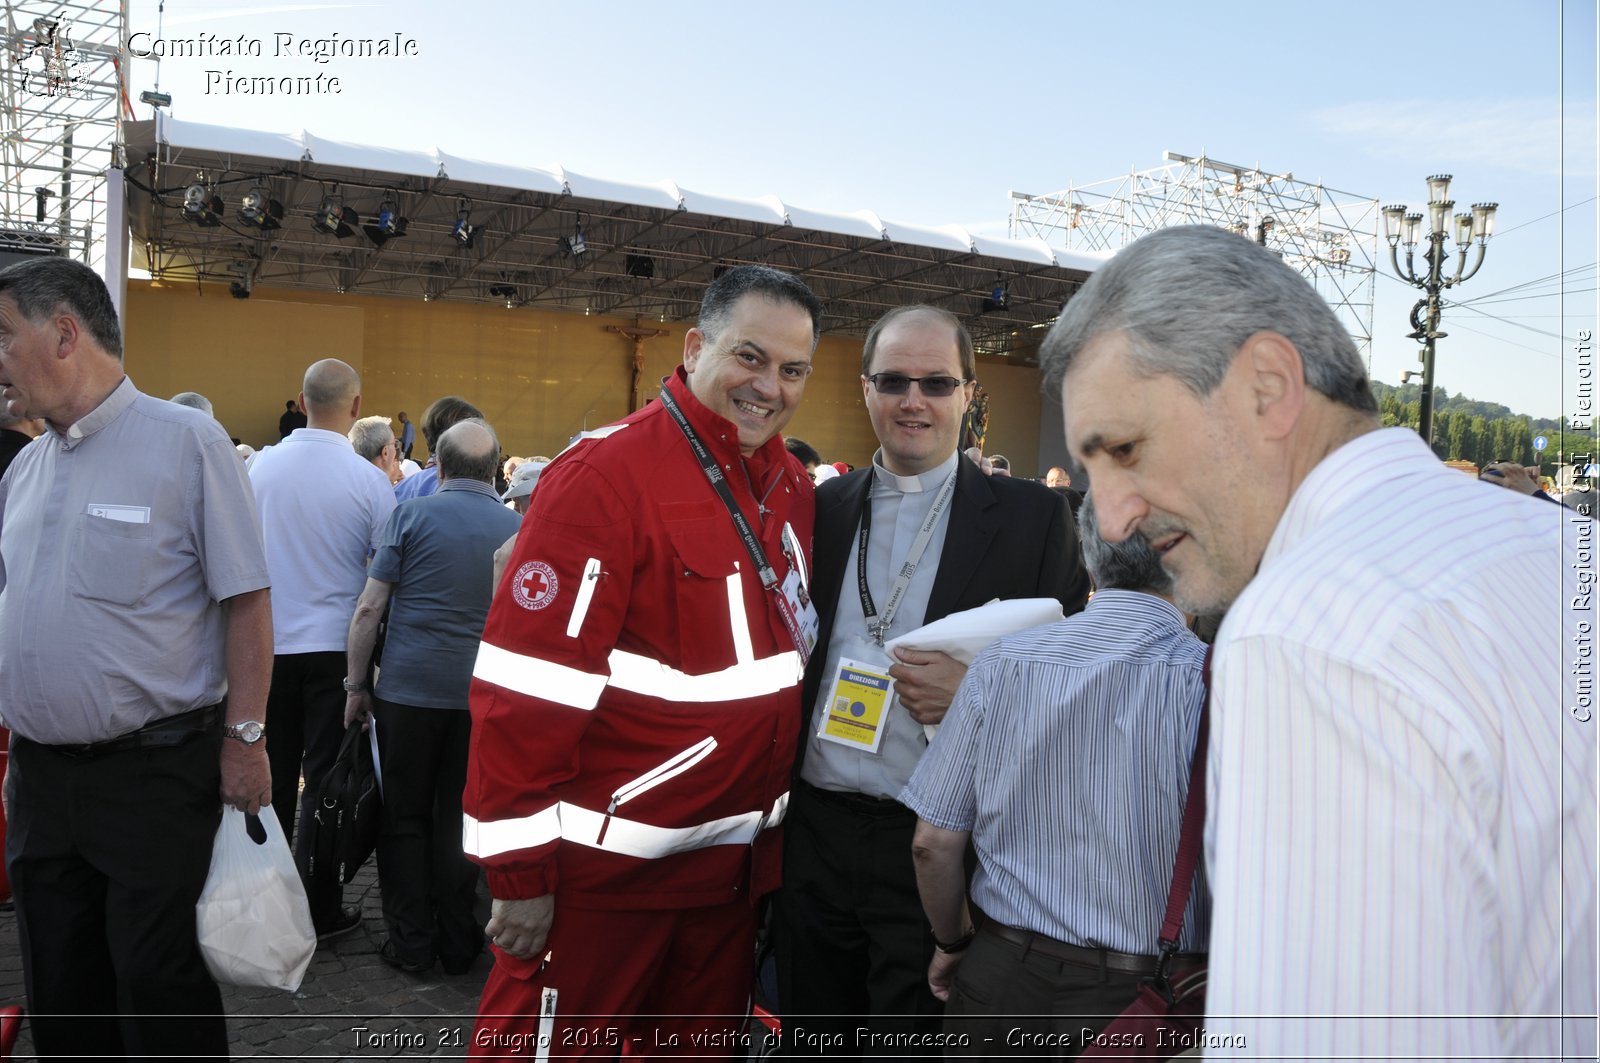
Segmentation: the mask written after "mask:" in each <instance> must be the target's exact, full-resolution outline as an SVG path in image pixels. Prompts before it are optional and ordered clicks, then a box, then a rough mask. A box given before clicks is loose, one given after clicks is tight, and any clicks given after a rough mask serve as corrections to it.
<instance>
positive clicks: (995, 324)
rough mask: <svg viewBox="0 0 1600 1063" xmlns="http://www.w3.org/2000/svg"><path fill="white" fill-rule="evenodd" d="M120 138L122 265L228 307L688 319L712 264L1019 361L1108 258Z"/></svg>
mask: <svg viewBox="0 0 1600 1063" xmlns="http://www.w3.org/2000/svg"><path fill="white" fill-rule="evenodd" d="M125 133H126V151H127V154H128V162H129V167H128V170H127V174H128V184H129V193H128V203H129V220H130V223H131V228H132V239H133V246H132V264H133V265H134V266H135V267H137V268H142V269H147V270H149V271H150V272H151V273H152V274H153V275H155V276H156V277H157V278H158V279H161V280H164V281H166V280H178V279H192V280H196V281H202V282H220V283H224V284H228V285H229V286H230V290H234V289H237V290H236V291H235V294H237V295H239V296H240V297H243V296H244V295H245V294H246V293H248V292H249V291H250V290H252V289H253V288H255V287H256V286H260V287H263V288H295V289H303V290H314V291H334V292H339V293H349V294H353V295H385V296H393V297H400V298H421V299H426V300H429V301H432V300H438V299H446V300H450V301H452V302H463V301H464V302H482V303H490V304H501V305H504V306H505V307H506V308H507V309H513V308H516V307H523V306H527V307H538V308H541V309H551V310H567V311H573V312H577V313H592V314H603V315H607V316H612V317H638V318H641V319H652V320H656V321H687V320H693V319H694V317H695V315H696V313H697V312H698V308H699V306H700V300H701V297H702V295H703V294H704V292H705V288H706V286H707V285H708V284H710V283H711V281H712V279H713V278H714V277H716V276H717V275H718V273H720V271H721V270H722V269H724V268H726V267H728V266H731V265H736V264H739V263H745V262H759V263H765V264H767V265H771V266H776V267H778V268H781V269H785V270H788V271H790V272H792V273H794V274H796V275H798V276H800V277H801V278H803V279H804V280H805V281H806V283H807V284H809V285H811V287H812V288H813V290H814V291H816V292H817V294H818V295H819V296H820V297H821V298H822V300H823V302H824V305H826V306H827V308H828V315H827V319H826V326H827V328H828V330H829V331H830V332H842V333H847V334H856V335H859V334H862V333H864V332H865V331H866V330H867V328H868V327H869V326H870V325H871V324H872V322H873V321H875V320H877V319H878V318H879V317H880V316H881V315H882V314H883V313H884V312H885V311H887V310H889V309H890V308H892V307H895V306H901V305H904V304H906V303H930V304H933V305H936V306H941V307H944V308H946V309H949V310H951V311H952V312H954V313H956V314H957V315H958V316H960V317H962V318H963V319H964V320H965V321H967V323H968V327H969V330H970V331H971V333H972V336H973V340H974V344H975V346H976V347H977V349H978V350H979V351H980V353H984V354H988V355H994V356H997V357H1005V358H1007V359H1011V360H1013V361H1016V362H1019V363H1026V362H1028V361H1029V360H1030V359H1031V358H1032V357H1033V356H1034V351H1035V350H1036V348H1037V345H1038V341H1039V339H1040V338H1041V337H1042V336H1043V331H1042V330H1043V329H1044V328H1045V327H1048V324H1049V322H1050V321H1052V320H1053V319H1054V317H1055V315H1056V314H1057V313H1058V312H1059V310H1060V308H1061V305H1062V303H1063V302H1064V301H1065V300H1066V299H1067V298H1068V297H1069V296H1070V295H1071V293H1072V292H1073V291H1075V290H1076V289H1077V288H1078V287H1079V286H1080V285H1081V284H1082V283H1083V281H1084V280H1085V279H1087V277H1088V275H1089V272H1090V270H1092V269H1093V267H1094V266H1095V265H1098V263H1099V261H1100V258H1099V257H1097V256H1088V255H1072V254H1058V253H1056V252H1054V251H1052V250H1051V249H1050V248H1048V247H1046V246H1045V245H1044V243H1043V242H1041V241H1038V240H1030V241H1009V240H1001V239H993V238H985V237H981V236H974V235H972V234H969V233H966V232H964V231H961V232H956V231H953V229H952V228H943V229H932V228H925V227H918V226H912V225H901V224H897V223H894V222H890V221H884V220H883V219H880V218H878V217H877V216H876V215H872V214H870V212H858V213H856V214H849V215H845V214H828V213H826V212H821V211H814V210H807V209H804V208H801V207H796V206H792V205H789V204H784V203H781V202H780V201H778V200H776V199H775V198H774V197H765V198H763V199H762V200H735V199H727V198H723V197H718V196H713V195H706V194H702V193H697V192H693V191H690V190H686V189H680V188H678V187H677V186H675V185H673V186H670V187H669V186H668V185H667V184H662V185H630V184H625V183H622V182H615V181H609V180H605V179H600V178H591V177H585V176H582V175H578V174H573V173H569V172H565V171H563V172H556V171H545V170H539V169H532V168H526V169H519V168H513V167H508V166H501V165H499V164H493V163H483V162H477V161H473V160H470V159H465V158H461V157H457V156H451V155H445V154H442V153H437V152H405V151H398V150H391V149H386V148H371V147H364V146H361V145H351V144H346V143H343V142H333V141H325V140H322V139H320V138H317V137H315V136H313V135H312V134H310V133H302V134H299V135H294V136H283V135H278V134H263V133H257V132H253V131H245V130H234V129H224V128H221V127H213V126H201V125H197V124H190V123H182V122H178V121H176V120H172V119H169V118H166V117H165V116H163V117H162V118H160V119H159V120H157V121H151V122H138V121H136V122H129V123H128V124H127V126H126V128H125ZM246 196H251V197H253V199H252V200H251V202H254V203H257V204H268V205H269V206H270V208H271V211H272V221H271V223H270V224H265V225H264V224H263V222H262V221H261V219H259V218H257V219H256V220H255V221H254V222H247V221H246V220H245V215H244V209H243V208H244V203H245V197H246ZM335 204H336V205H335ZM386 204H387V205H390V206H392V207H393V214H394V215H395V216H397V217H403V218H404V219H405V225H404V226H403V228H404V235H403V236H400V235H398V234H390V235H388V236H383V235H382V234H380V235H379V236H374V235H373V232H372V230H373V223H374V222H375V221H377V219H378V218H379V217H380V216H381V215H382V213H383V211H384V209H385V205H386ZM191 208H192V209H191ZM330 211H333V213H330ZM344 211H349V212H350V214H351V215H353V216H354V219H355V220H354V222H353V223H349V224H346V225H345V226H344V231H343V233H342V235H341V233H340V232H339V231H338V225H337V218H335V217H334V214H335V213H337V214H339V215H340V216H343V213H342V212H344ZM319 219H322V220H321V221H319ZM464 226H465V227H470V232H469V231H468V229H467V228H463V227H464ZM575 241H578V242H581V244H582V246H583V248H584V250H583V251H581V252H578V253H575V252H574V250H573V247H574V242H575ZM996 294H998V295H999V298H998V300H997V299H995V298H994V296H995V295H996Z"/></svg>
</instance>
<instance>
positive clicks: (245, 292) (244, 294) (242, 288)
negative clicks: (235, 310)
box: [228, 277, 250, 299]
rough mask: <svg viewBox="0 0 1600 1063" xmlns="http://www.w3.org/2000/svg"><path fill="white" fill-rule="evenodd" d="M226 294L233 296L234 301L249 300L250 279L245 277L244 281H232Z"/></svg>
mask: <svg viewBox="0 0 1600 1063" xmlns="http://www.w3.org/2000/svg"><path fill="white" fill-rule="evenodd" d="M228 294H229V295H231V296H233V297H234V298H235V299H248V298H250V278H249V277H246V278H245V279H244V280H238V281H234V282H233V283H232V284H229V285H228Z"/></svg>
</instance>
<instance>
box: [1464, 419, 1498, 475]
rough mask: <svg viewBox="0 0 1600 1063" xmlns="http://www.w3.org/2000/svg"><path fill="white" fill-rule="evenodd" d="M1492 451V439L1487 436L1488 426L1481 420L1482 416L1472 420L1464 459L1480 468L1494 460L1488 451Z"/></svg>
mask: <svg viewBox="0 0 1600 1063" xmlns="http://www.w3.org/2000/svg"><path fill="white" fill-rule="evenodd" d="M1492 449H1494V438H1493V437H1492V436H1491V435H1490V434H1489V424H1488V422H1487V421H1485V420H1484V419H1483V414H1481V413H1480V414H1477V415H1475V416H1474V417H1473V418H1472V427H1471V428H1470V429H1469V430H1468V453H1467V454H1465V455H1464V457H1466V459H1467V460H1468V461H1470V462H1472V463H1473V464H1474V465H1476V466H1478V467H1479V468H1482V467H1483V466H1485V465H1487V464H1489V462H1490V461H1492V460H1493V459H1494V455H1493V454H1490V453H1489V451H1490V450H1492Z"/></svg>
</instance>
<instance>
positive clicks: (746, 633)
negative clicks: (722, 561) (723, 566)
mask: <svg viewBox="0 0 1600 1063" xmlns="http://www.w3.org/2000/svg"><path fill="white" fill-rule="evenodd" d="M733 567H734V569H735V571H734V573H733V575H731V576H729V577H728V622H729V623H730V624H731V625H732V627H733V659H734V660H736V661H738V662H739V663H740V664H748V663H750V662H751V661H753V660H755V659H756V648H755V647H754V646H753V645H751V644H750V619H749V617H747V616H746V615H745V611H744V583H743V582H742V581H741V580H740V579H739V573H738V571H737V570H738V567H739V565H738V562H735V563H734V566H733Z"/></svg>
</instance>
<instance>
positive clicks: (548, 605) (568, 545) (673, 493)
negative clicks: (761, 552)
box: [462, 369, 814, 908]
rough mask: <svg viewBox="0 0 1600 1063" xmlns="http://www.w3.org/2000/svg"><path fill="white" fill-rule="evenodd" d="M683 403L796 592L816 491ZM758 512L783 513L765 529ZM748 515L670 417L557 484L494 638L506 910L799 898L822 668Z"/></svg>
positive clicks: (483, 706) (498, 854)
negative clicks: (794, 838) (804, 743)
mask: <svg viewBox="0 0 1600 1063" xmlns="http://www.w3.org/2000/svg"><path fill="white" fill-rule="evenodd" d="M667 386H668V387H669V388H670V389H671V391H672V394H673V397H674V398H676V399H677V401H678V404H679V405H680V406H681V407H682V409H683V411H684V414H685V416H686V417H687V418H688V420H689V421H690V423H691V424H692V425H693V426H694V428H695V430H696V432H698V433H699V434H700V436H701V438H702V439H703V440H704V442H705V443H706V445H707V447H708V448H709V449H710V451H711V453H712V455H713V456H714V457H715V459H716V460H717V462H718V463H719V464H720V465H721V466H722V468H723V471H724V474H725V475H726V477H727V480H728V483H729V486H730V487H731V488H732V489H733V493H734V497H735V498H736V499H737V500H738V502H739V505H740V507H741V509H742V510H743V512H744V514H745V517H746V519H747V520H748V521H749V522H750V524H751V527H752V528H754V529H756V530H757V533H758V534H759V535H760V538H761V543H762V547H763V548H764V549H765V551H766V554H767V558H768V560H769V562H770V563H771V564H772V565H773V568H774V569H775V571H776V573H777V576H778V579H779V581H780V585H781V581H782V580H783V578H784V577H785V576H786V575H787V574H788V571H789V568H790V566H791V565H795V566H797V567H799V568H800V570H801V574H802V577H803V578H805V579H806V580H807V581H808V582H809V575H810V567H811V558H810V550H811V530H812V519H813V510H814V503H813V495H812V485H811V481H810V479H809V478H808V477H807V476H806V474H805V470H804V469H803V468H802V467H801V466H800V464H799V462H797V461H796V460H795V459H794V458H792V457H791V456H790V455H789V454H788V453H787V452H786V451H785V450H784V448H783V441H782V440H781V439H779V438H774V439H772V440H771V441H769V442H768V443H767V444H766V445H765V446H763V447H762V448H761V449H760V450H758V451H757V452H756V453H755V455H753V456H752V457H751V458H749V459H743V458H741V456H740V453H739V437H738V431H737V429H736V428H735V426H734V425H732V424H731V423H730V422H728V421H727V420H725V419H724V418H722V417H720V416H718V415H716V414H714V413H712V412H711V411H710V410H708V409H707V408H706V407H705V406H703V405H701V404H700V402H699V401H698V400H696V399H695V398H694V396H693V395H691V394H690V392H689V388H688V386H687V383H686V380H685V377H684V375H683V372H682V370H681V369H680V370H679V371H678V373H677V375H676V376H674V377H673V378H671V379H669V381H668V383H667ZM758 499H764V500H765V502H764V505H765V508H766V510H767V511H768V512H766V513H765V514H764V515H763V514H760V513H758V502H757V500H758ZM774 594H775V592H772V591H768V590H765V589H763V587H762V586H761V582H760V579H759V578H758V576H757V574H756V572H755V566H754V564H753V563H752V561H751V559H750V555H749V553H748V552H747V551H746V549H745V546H744V543H743V541H742V540H741V539H740V538H739V535H738V533H737V531H736V530H735V528H734V525H733V521H732V518H731V517H730V515H729V513H728V511H727V508H726V507H725V506H724V505H723V503H722V502H721V500H720V499H719V498H718V497H717V495H716V493H715V492H714V491H713V490H712V488H711V485H710V484H709V483H708V481H707V480H706V476H705V473H704V472H703V471H702V469H701V467H700V465H699V463H698V462H697V461H696V460H695V457H694V455H693V453H692V452H691V450H690V448H689V445H688V443H687V442H686V441H685V439H684V437H683V434H682V433H681V432H680V431H679V429H678V427H677V425H676V424H674V423H673V421H672V419H671V417H670V416H669V415H668V414H667V412H666V410H665V409H664V408H663V407H662V405H661V403H660V402H659V401H656V402H652V403H650V404H649V405H648V406H646V407H645V408H644V409H642V410H640V411H639V412H637V413H635V414H633V415H631V416H629V417H628V418H627V419H625V420H623V421H621V422H619V423H618V424H616V425H612V426H610V427H609V428H605V429H602V430H600V432H598V433H596V435H595V437H593V438H590V439H587V440H584V441H583V442H580V443H578V444H576V445H575V446H573V447H572V448H570V449H569V450H567V451H566V452H564V453H563V454H562V455H561V456H560V457H558V458H557V459H556V460H555V461H554V462H553V463H551V465H550V467H549V468H548V469H546V470H545V471H544V473H543V474H541V476H540V478H539V487H538V490H536V491H535V492H534V493H533V503H532V507H531V508H530V510H529V513H528V515H527V517H526V518H525V519H524V521H523V525H522V531H521V532H520V533H519V534H518V536H517V542H516V545H515V547H514V550H513V553H512V556H511V560H510V561H509V562H508V563H507V565H506V569H505V575H504V577H503V578H502V580H501V583H500V586H499V588H498V589H497V591H496V594H495V599H494V604H493V606H492V607H491V608H490V610H489V617H488V621H487V623H486V624H485V627H484V633H483V641H482V644H481V646H480V647H479V651H478V659H477V663H476V665H475V667H474V670H473V680H472V747H471V757H470V761H469V764H468V768H467V785H466V790H465V792H464V795H463V801H462V805H463V810H464V812H465V814H466V817H465V829H464V844H465V849H466V852H467V855H468V856H470V857H472V858H473V859H475V860H477V861H478V862H479V863H480V864H482V865H483V866H484V868H485V869H486V871H487V873H488V877H489V885H490V888H491V891H492V892H493V894H494V896H495V897H498V898H501V899H518V898H526V897H537V896H541V895H543V894H546V893H552V892H555V890H556V887H557V883H558V882H559V884H560V895H561V898H562V899H563V901H565V902H567V903H573V902H576V903H578V904H580V905H582V906H584V907H626V908H676V907H691V906H704V905H711V904H721V903H726V902H728V901H732V900H735V899H738V898H740V897H751V896H759V895H760V894H762V893H765V892H768V891H770V890H772V889H774V888H776V887H777V885H778V880H779V874H780V849H781V837H780V835H781V831H779V830H778V829H776V828H777V825H778V824H779V823H780V822H781V821H782V818H783V813H784V807H785V805H786V803H787V799H788V784H789V776H790V771H791V768H792V766H793V763H794V744H795V735H796V734H798V733H799V713H800V681H801V675H802V671H803V669H802V665H801V660H800V655H799V654H798V653H797V652H796V651H795V648H794V645H793V643H792V642H791V640H790V637H789V634H788V629H787V628H786V627H785V625H784V622H783V619H782V617H781V615H780V614H779V612H778V610H777V608H776V604H775V597H774Z"/></svg>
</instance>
